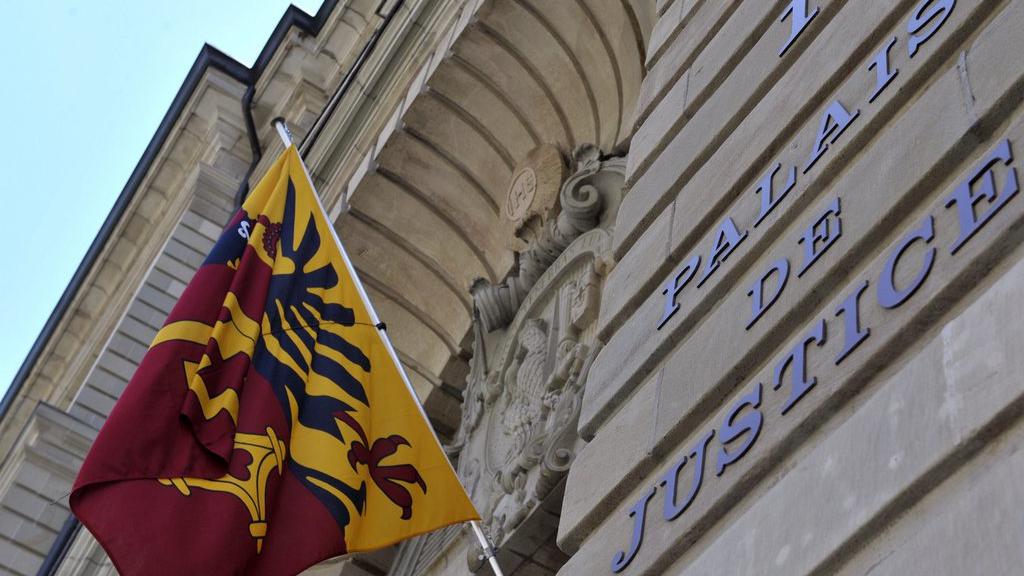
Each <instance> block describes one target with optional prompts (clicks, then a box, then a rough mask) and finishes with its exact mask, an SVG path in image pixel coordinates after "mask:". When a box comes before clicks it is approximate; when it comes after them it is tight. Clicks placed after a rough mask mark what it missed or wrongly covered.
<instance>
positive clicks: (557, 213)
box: [470, 146, 603, 332]
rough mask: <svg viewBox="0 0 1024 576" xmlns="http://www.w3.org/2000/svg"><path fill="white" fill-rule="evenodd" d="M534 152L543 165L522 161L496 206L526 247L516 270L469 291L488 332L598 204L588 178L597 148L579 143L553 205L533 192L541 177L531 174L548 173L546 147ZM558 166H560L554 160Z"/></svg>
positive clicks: (504, 320)
mask: <svg viewBox="0 0 1024 576" xmlns="http://www.w3.org/2000/svg"><path fill="white" fill-rule="evenodd" d="M539 150H544V151H545V154H543V155H541V156H540V157H541V158H542V159H543V166H542V167H538V168H537V169H534V168H533V167H531V166H529V165H527V166H523V167H520V168H519V169H518V170H517V171H516V174H515V175H514V176H513V180H512V185H511V187H510V189H509V196H508V198H509V200H508V201H507V202H506V204H505V206H504V207H503V210H502V212H503V213H504V214H505V215H506V217H507V218H509V219H510V220H511V221H512V223H513V224H514V234H515V236H516V237H517V238H519V239H520V240H522V241H524V242H525V243H526V245H527V248H526V250H524V251H522V252H520V253H519V254H518V258H517V264H518V266H517V269H516V271H515V272H514V273H513V274H511V275H510V276H509V277H508V278H506V279H505V280H504V281H503V282H501V283H499V284H491V283H489V282H486V281H484V280H479V281H477V282H476V283H475V284H474V285H473V287H472V288H471V289H470V292H471V293H472V295H473V300H474V302H475V303H476V305H477V307H478V308H479V310H480V315H481V319H482V321H483V325H484V329H485V330H487V331H488V332H490V331H493V330H496V329H498V328H503V327H504V326H506V325H508V323H509V322H510V321H511V320H512V318H513V316H515V313H516V311H517V310H518V309H519V305H520V304H521V303H522V301H523V299H524V298H526V295H527V294H528V293H529V292H530V289H531V288H533V285H534V284H535V283H536V282H537V279H538V278H539V277H540V275H541V274H543V273H544V271H545V270H547V268H548V266H550V265H551V263H552V262H554V261H555V258H557V257H558V255H559V254H561V253H562V251H564V250H565V249H566V248H567V247H568V246H569V244H571V243H572V241H573V240H575V239H576V238H578V237H579V236H580V235H581V234H582V233H584V232H586V231H587V230H590V229H592V228H593V227H594V226H596V225H597V219H598V215H599V214H600V212H601V209H602V207H603V206H602V204H603V199H602V195H601V194H600V193H599V192H598V189H597V188H596V187H595V186H594V184H593V183H592V182H591V181H590V178H589V177H591V176H593V175H595V174H597V173H598V172H600V171H601V169H602V165H603V163H602V162H601V161H600V151H599V150H597V148H595V147H593V146H581V147H579V148H578V149H577V150H576V152H575V153H574V160H575V161H576V165H577V171H576V173H575V174H573V176H572V177H570V178H569V180H568V181H566V183H565V184H564V185H563V186H562V187H561V190H560V192H559V194H558V198H557V200H558V202H557V204H552V203H550V202H551V200H553V199H550V198H549V196H550V195H548V194H544V193H543V191H538V188H537V186H538V183H539V182H543V181H544V180H545V179H543V178H540V177H538V176H537V175H536V174H537V172H538V171H543V169H546V170H547V172H552V171H554V170H553V169H552V168H551V164H552V162H551V160H550V159H549V158H548V157H547V155H546V152H547V149H546V148H545V147H541V148H540V149H539ZM554 153H555V154H557V151H554ZM558 166H559V167H560V166H561V160H560V159H559V160H558ZM545 200H548V202H549V203H545Z"/></svg>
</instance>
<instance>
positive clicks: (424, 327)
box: [300, 0, 654, 437]
mask: <svg viewBox="0 0 1024 576" xmlns="http://www.w3.org/2000/svg"><path fill="white" fill-rule="evenodd" d="M407 4H408V3H407ZM653 4H654V3H653V2H650V1H649V0H567V1H565V2H561V1H559V2H548V1H546V0H545V1H542V0H486V1H481V0H467V1H465V2H451V1H441V2H436V3H423V4H422V5H421V4H419V3H416V4H415V6H417V8H416V9H417V10H421V11H422V12H421V14H420V15H419V16H418V18H419V19H420V20H421V21H431V22H444V23H445V24H444V25H431V27H429V28H425V30H429V31H430V32H429V33H432V34H436V36H434V37H433V40H424V43H425V44H427V43H429V42H433V45H432V48H431V49H430V50H425V51H421V52H411V53H410V54H411V55H412V59H411V60H400V61H398V60H396V62H395V63H394V64H393V65H394V66H395V67H396V68H401V67H408V66H410V64H409V62H413V63H414V64H412V65H413V66H415V67H416V69H415V71H414V72H410V73H408V74H407V76H406V77H409V78H412V80H411V84H406V85H403V86H386V85H385V84H384V81H383V80H382V79H380V78H372V77H360V78H357V80H356V82H357V83H359V84H360V85H361V86H365V90H366V91H369V92H372V93H373V94H374V98H375V99H376V100H377V101H378V103H380V102H392V103H393V104H392V106H393V108H391V109H390V110H391V111H390V112H387V113H386V115H384V116H381V117H379V118H376V119H374V120H373V122H376V123H377V125H378V126H381V127H382V129H381V130H382V131H381V134H380V136H379V137H378V138H377V139H376V142H375V144H374V145H372V146H371V147H370V149H368V150H366V149H363V150H362V151H360V152H359V153H358V154H360V155H358V156H355V155H353V154H354V153H353V152H352V150H353V148H352V147H351V146H348V145H346V144H347V143H349V142H350V141H351V140H350V136H349V132H347V130H348V129H349V126H350V124H346V122H349V123H351V122H355V120H353V118H355V117H356V115H355V114H351V115H350V114H347V113H346V114H336V115H335V118H332V119H331V120H330V121H329V122H328V124H327V126H326V127H325V128H324V130H323V133H322V136H321V138H320V139H319V140H318V144H317V146H315V147H314V148H313V150H311V153H310V156H309V161H310V164H311V168H312V169H313V171H314V172H315V173H317V174H325V175H327V174H352V176H351V177H347V178H346V180H345V181H344V183H343V184H334V185H333V186H322V187H321V190H320V191H321V193H322V194H324V196H325V198H326V200H327V202H328V204H332V202H331V200H332V198H337V197H338V196H343V198H342V199H341V200H340V201H335V202H333V203H334V204H337V205H340V206H344V207H345V208H347V211H343V212H341V213H336V214H334V217H335V223H336V227H337V229H338V232H339V235H340V236H341V238H342V241H343V242H344V243H345V244H346V246H347V247H348V248H349V250H350V254H351V256H352V259H353V262H354V264H355V266H356V267H357V269H358V270H359V272H360V275H361V277H362V278H363V280H364V283H365V284H366V286H367V290H368V291H369V293H370V296H371V298H372V299H373V301H374V302H375V304H376V306H377V308H378V312H379V313H380V315H381V316H382V318H384V319H385V321H386V322H387V324H388V327H389V332H390V333H391V335H392V338H393V340H394V343H395V346H396V348H397V349H398V350H399V353H400V355H401V356H402V359H403V360H404V361H405V362H406V365H407V368H409V372H410V378H411V379H412V380H413V385H414V387H415V389H416V391H417V393H418V394H419V395H420V397H421V399H422V400H423V402H424V404H425V405H426V408H427V412H428V414H430V416H431V418H432V420H433V421H434V424H435V426H436V427H437V429H438V431H439V433H440V434H441V435H442V437H451V436H452V435H453V434H455V432H456V430H457V429H458V427H459V426H460V413H461V411H460V405H461V397H460V396H461V395H462V388H463V387H464V385H465V384H464V383H465V376H466V374H467V372H468V371H469V368H470V367H469V358H470V357H471V356H472V350H471V349H470V348H471V346H472V345H471V342H472V334H471V331H472V328H471V326H472V322H473V307H474V302H473V299H472V296H471V295H470V293H469V288H470V286H472V285H473V282H474V281H475V280H477V279H484V280H485V281H486V282H487V283H489V284H499V283H501V282H502V281H503V280H505V279H506V277H508V275H509V274H510V273H511V272H514V271H515V270H517V269H518V268H519V267H521V264H522V255H523V245H522V243H521V242H519V241H517V240H516V238H515V237H514V236H513V235H511V234H510V233H509V231H508V228H507V227H505V226H503V225H502V221H503V218H502V206H503V204H504V203H505V202H506V200H507V198H508V196H507V192H508V190H509V188H510V187H514V185H515V182H514V179H513V176H514V174H515V172H516V169H517V167H519V166H520V165H521V164H522V163H523V161H524V160H525V159H526V158H527V156H528V155H529V154H530V152H531V151H532V150H534V149H536V148H537V147H538V146H540V145H543V144H549V145H551V146H553V147H554V148H555V149H556V150H557V151H558V153H559V154H560V155H561V157H562V158H563V159H564V161H569V160H570V159H572V158H573V152H574V150H575V149H577V148H578V147H579V146H580V145H581V144H583V143H593V144H594V145H595V148H594V149H595V150H597V149H600V150H603V151H605V152H606V153H611V152H613V151H620V150H621V148H622V146H623V143H624V142H627V141H628V137H629V135H630V134H631V133H632V130H633V126H632V114H633V110H634V108H635V104H636V101H637V98H638V94H639V89H640V85H641V80H642V77H643V74H644V59H645V56H646V55H645V54H644V53H643V47H644V46H646V42H647V37H648V36H649V34H650V30H651V28H652V25H653V21H654V6H653ZM385 41H386V39H385ZM404 58H409V56H408V55H407V56H405V57H404ZM345 109H346V103H345V102H344V101H343V102H342V104H341V105H340V107H339V110H345ZM378 109H385V110H387V107H386V106H383V105H378ZM300 136H301V135H300ZM571 169H572V168H570V170H571ZM332 182H333V181H332Z"/></svg>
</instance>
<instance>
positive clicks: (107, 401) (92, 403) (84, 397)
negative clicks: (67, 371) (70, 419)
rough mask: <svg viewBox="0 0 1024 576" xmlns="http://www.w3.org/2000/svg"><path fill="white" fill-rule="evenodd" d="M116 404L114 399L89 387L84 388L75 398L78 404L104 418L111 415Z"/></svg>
mask: <svg viewBox="0 0 1024 576" xmlns="http://www.w3.org/2000/svg"><path fill="white" fill-rule="evenodd" d="M114 402H116V400H115V399H114V398H112V397H110V396H107V395H106V394H104V393H102V392H100V391H99V390H97V389H96V388H93V387H92V386H88V385H86V386H83V387H82V388H81V389H80V390H79V391H78V395H77V396H75V403H76V404H81V405H83V406H86V407H88V408H89V410H91V411H93V412H95V413H97V414H102V415H104V416H109V415H110V411H111V410H112V409H113V408H114Z"/></svg>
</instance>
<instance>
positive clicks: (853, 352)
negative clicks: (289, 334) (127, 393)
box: [0, 0, 1024, 576]
mask: <svg viewBox="0 0 1024 576" xmlns="http://www.w3.org/2000/svg"><path fill="white" fill-rule="evenodd" d="M1022 27H1024V0H960V1H955V0H897V1H886V2H883V1H880V0H879V1H875V0H868V1H863V2H843V1H841V0H771V1H765V0H714V1H712V0H657V1H656V0H404V1H403V0H385V1H384V2H381V1H380V0H350V1H348V2H344V1H342V2H334V1H327V2H325V3H324V5H323V7H322V8H321V10H320V11H319V12H318V13H317V14H316V15H315V16H309V15H307V14H304V13H302V12H301V11H299V10H297V9H294V8H292V9H290V10H289V11H288V12H287V13H286V14H285V16H284V17H283V18H282V20H281V22H280V24H279V26H278V27H277V29H276V30H275V32H274V34H273V36H272V37H271V38H270V40H269V41H268V43H267V45H266V47H265V49H264V50H263V52H262V53H261V55H260V56H259V58H258V60H257V62H256V64H255V65H254V66H253V67H252V68H247V67H245V66H242V65H240V64H238V63H237V62H235V61H233V60H231V59H230V58H229V57H227V56H225V55H224V54H222V53H219V52H218V51H216V50H215V49H213V48H211V47H207V48H205V49H204V50H203V51H202V53H201V54H200V56H199V58H198V60H197V61H196V63H195V65H194V67H193V69H192V71H191V73H190V74H189V76H188V78H187V80H186V82H185V84H184V85H183V86H182V88H181V90H180V92H179V93H178V95H177V97H176V99H175V101H174V103H173V105H172V107H171V109H170V111H169V112H168V114H167V116H166V118H165V119H164V121H163V123H162V124H161V126H160V129H159V130H158V132H157V134H156V135H155V136H154V138H153V140H152V142H151V144H150V146H149V147H148V148H147V150H146V151H145V153H144V155H143V157H142V160H141V161H140V163H139V165H138V167H137V168H136V170H135V172H134V173H133V174H132V176H131V179H130V181H129V182H128V184H127V186H126V187H125V189H124V191H123V193H122V194H121V196H120V198H119V199H118V201H117V204H116V206H115V208H114V210H113V211H112V213H111V215H110V217H109V218H108V220H107V221H106V223H105V224H104V226H103V229H102V230H101V232H100V234H99V236H98V237H97V239H96V241H95V242H94V244H93V245H92V247H91V248H90V250H89V252H88V255H87V257H86V259H85V261H84V262H83V264H82V266H81V268H80V269H79V270H78V272H77V273H76V275H75V277H74V278H73V280H72V282H71V284H70V285H69V287H68V289H67V291H66V292H65V294H64V296H63V297H62V299H61V301H60V303H59V304H58V306H57V308H56V310H55V311H54V313H53V316H52V317H51V319H50V320H49V322H48V323H47V325H46V328H45V330H44V332H43V334H42V335H41V336H40V337H39V339H38V341H37V342H36V345H35V346H34V348H33V349H32V351H31V353H30V355H29V357H28V358H27V359H26V361H25V364H24V366H23V368H22V370H21V371H20V372H19V373H18V375H17V377H16V380H15V382H14V383H13V385H12V387H11V389H10V392H9V393H8V394H7V396H6V397H5V398H4V400H3V404H2V406H0V454H3V455H4V459H3V461H2V464H0V573H4V574H6V573H11V574H34V573H37V572H39V571H40V570H41V569H42V573H45V574H62V575H79V574H82V575H86V574H88V575H93V574H96V575H99V574H110V573H113V568H112V567H111V566H110V564H109V561H108V560H107V559H106V558H105V556H104V554H103V552H102V550H101V549H100V548H99V547H98V545H97V544H96V543H95V541H93V540H92V538H91V537H90V536H89V534H88V533H87V532H86V531H84V530H79V529H78V528H77V525H76V523H75V522H74V521H73V520H71V519H69V515H68V510H67V507H66V505H67V498H66V496H67V492H68V490H69V488H70V485H71V482H72V481H73V479H74V477H75V474H76V471H77V467H78V466H79V465H80V463H81V459H82V458H83V456H84V454H85V453H86V451H87V449H88V447H89V444H90V441H91V439H92V438H93V437H94V435H95V434H96V430H97V429H98V428H99V426H100V425H101V424H102V423H103V421H104V418H105V416H106V414H108V413H109V410H110V408H111V407H112V406H113V404H114V402H115V401H116V399H117V397H118V395H119V393H120V391H121V390H122V389H123V387H124V386H125V384H126V383H127V381H128V379H129V378H130V377H131V375H132V372H133V370H134V367H135V365H136V364H137V363H138V361H139V360H140V358H141V357H142V355H143V353H144V352H145V350H146V348H147V346H148V343H149V341H150V340H151V338H152V337H153V335H154V334H155V332H156V330H157V328H158V327H159V326H160V324H161V322H162V320H163V318H164V317H165V315H166V314H167V313H168V311H169V310H170V308H171V306H172V305H173V303H174V301H175V298H176V296H178V295H179V294H180V293H181V291H182V289H183V288H184V286H185V284H186V283H187V282H188V280H189V278H190V277H191V275H192V273H193V272H194V270H195V268H196V267H197V266H198V264H199V263H200V261H201V259H202V257H203V255H204V254H205V253H206V252H207V250H209V248H210V247H211V246H212V244H213V241H214V239H215V238H216V237H217V236H218V234H219V231H220V228H221V226H222V225H223V224H224V223H225V222H226V221H227V219H228V217H229V214H230V213H231V212H232V210H234V209H235V207H236V206H237V205H238V202H239V199H240V198H242V197H243V196H244V194H245V192H246V191H247V189H248V186H249V185H251V184H253V183H255V182H256V181H257V180H258V179H259V177H260V176H261V175H262V173H263V171H264V170H265V169H266V168H267V166H268V165H269V163H270V162H271V161H272V160H273V158H274V157H275V156H276V155H277V154H278V153H279V152H280V150H281V143H280V141H279V140H278V139H277V136H276V135H275V132H274V129H273V128H272V126H271V122H270V121H271V120H272V119H273V118H275V117H278V116H280V117H283V118H284V119H286V120H287V122H288V123H289V125H290V127H291V130H292V132H293V133H294V134H295V138H296V141H298V142H302V143H303V151H304V153H305V158H306V162H307V164H308V166H309V168H310V171H311V173H312V175H313V178H314V181H315V184H316V185H317V188H318V190H319V192H320V194H321V196H322V198H323V200H324V204H325V205H326V206H327V208H328V211H329V213H330V215H331V218H332V220H333V222H334V224H335V226H336V229H337V231H338V233H339V235H340V236H341V238H342V241H343V242H344V243H345V244H346V246H347V248H348V250H349V252H350V254H351V255H352V257H353V260H354V263H355V265H356V267H357V268H358V269H359V272H360V275H361V276H362V278H363V280H364V283H365V284H366V287H367V289H368V291H369V293H370V296H371V298H372V299H373V300H374V302H375V305H376V306H377V308H378V311H379V312H380V314H381V316H382V317H383V318H384V319H385V320H386V322H387V323H388V326H389V333H390V334H391V335H392V337H393V339H394V342H395V345H396V347H397V348H398V349H399V353H400V356H401V357H402V359H403V362H404V364H405V366H406V368H407V369H408V371H409V373H410V376H411V377H412V379H413V380H414V386H415V388H416V390H417V392H418V394H419V396H420V398H421V399H422V401H423V403H424V405H425V407H426V410H427V412H428V414H429V415H430V418H431V420H432V422H433V424H434V426H435V428H436V430H437V431H438V433H439V434H440V435H441V436H442V437H443V438H444V440H445V442H446V443H447V449H448V451H449V454H450V456H451V458H452V459H453V461H454V462H456V466H457V470H458V472H459V474H460V476H461V478H462V480H463V482H464V485H465V486H466V488H467V490H468V491H469V492H470V494H471V496H472V498H473V500H474V502H475V503H476V505H477V507H478V509H479V510H480V511H481V513H482V515H483V517H484V522H483V524H484V527H485V529H486V531H487V532H488V534H489V536H490V538H491V540H493V541H494V543H495V544H496V546H497V548H498V558H499V561H500V563H501V564H502V566H503V567H504V569H505V572H506V574H508V575H510V576H511V575H521V576H527V575H535V574H541V575H542V574H559V575H565V576H568V575H588V576H589V575H595V574H627V575H629V574H635V575H640V574H751V575H793V574H867V573H870V574H872V575H878V574H951V575H954V574H955V575H962V574H986V575H996V574H1007V575H1010V574H1020V573H1021V571H1022V570H1024V569H1022V568H1021V566H1024V547H1022V546H1021V545H1020V543H1021V542H1022V541H1024V522H1022V521H1021V514H1020V511H1021V510H1022V509H1024V489H1021V487H1020V482H1019V479H1020V478H1022V477H1024V448H1022V446H1024V423H1022V421H1021V415H1022V412H1024V382H1022V376H1021V374H1024V354H1020V352H1019V348H1020V344H1019V343H1020V342H1021V341H1022V340H1024V328H1021V326H1022V324H1021V322H1020V321H1019V319H1020V318H1021V317H1022V312H1024V305H1022V304H1021V301H1020V295H1021V294H1022V293H1024V263H1022V261H1021V260H1022V256H1024V252H1022V246H1021V240H1022V235H1024V222H1022V221H1021V220H1022V219H1024V199H1021V195H1019V194H1018V189H1019V171H1020V170H1021V169H1022V158H1021V155H1022V154H1024V121H1022V118H1024V60H1021V58H1020V54H1021V53H1024V34H1021V33H1020V30H1021V28H1022ZM1015 350H1018V352H1014V351H1015ZM310 572H311V573H315V574H323V575H343V576H360V575H365V574H371V575H384V574H389V575H394V576H410V575H417V576H418V575H431V576H435V575H436V576H442V575H445V576H447V575H452V576H455V575H466V574H474V573H475V574H488V573H489V569H488V568H487V567H486V565H485V564H484V563H483V562H482V560H481V555H480V550H479V548H478V547H477V546H476V545H475V543H474V541H473V539H472V538H471V535H470V534H469V533H468V532H466V531H465V530H464V529H462V528H459V527H453V528H449V529H446V530H441V531H438V532H435V533H432V534H429V535H426V536H423V537H420V538H416V539H414V540H411V541H408V542H406V543H404V544H402V545H400V546H397V547H395V548H394V549H391V550H386V551H382V552H380V553H377V554H373V555H369V556H363V557H356V558H352V559H346V560H336V561H332V562H328V563H325V564H324V565H321V566H319V567H317V568H314V569H312V570H311V571H310Z"/></svg>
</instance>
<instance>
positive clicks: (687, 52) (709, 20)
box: [634, 0, 742, 126]
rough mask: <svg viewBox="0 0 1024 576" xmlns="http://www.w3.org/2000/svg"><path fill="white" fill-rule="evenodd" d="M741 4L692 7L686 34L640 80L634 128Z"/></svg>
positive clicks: (730, 0) (733, 0)
mask: <svg viewBox="0 0 1024 576" xmlns="http://www.w3.org/2000/svg"><path fill="white" fill-rule="evenodd" d="M741 2H742V0H721V1H719V2H702V3H700V5H699V6H697V7H696V9H695V12H694V14H693V17H692V18H691V19H690V21H689V22H688V23H687V30H686V34H679V35H678V36H676V38H675V40H673V41H672V43H671V44H670V45H669V46H668V48H667V49H666V50H665V54H664V55H663V56H662V57H661V58H660V59H659V60H658V62H657V63H656V64H655V65H654V66H653V67H651V68H650V69H649V70H648V72H647V75H646V76H645V77H644V82H643V85H642V86H641V87H640V95H639V96H638V97H637V103H636V114H635V117H634V121H635V125H637V126H639V125H640V123H641V122H643V121H644V120H645V119H646V118H647V116H648V114H650V112H651V110H652V109H653V108H654V106H655V105H657V104H658V102H660V101H661V99H662V98H663V97H664V96H665V91H666V90H668V89H669V88H670V87H672V86H673V85H674V84H676V82H677V81H678V80H679V78H680V77H681V76H682V74H683V72H684V71H685V70H688V69H689V68H690V64H692V63H693V60H694V58H696V57H697V55H698V54H699V53H700V51H701V50H703V49H704V47H705V46H707V43H708V42H710V41H711V39H712V38H714V37H715V35H716V34H718V31H719V29H720V28H721V27H722V25H723V24H724V23H725V22H726V21H727V20H728V18H729V15H730V14H732V11H733V10H735V8H736V7H737V6H739V5H740V3H741Z"/></svg>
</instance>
